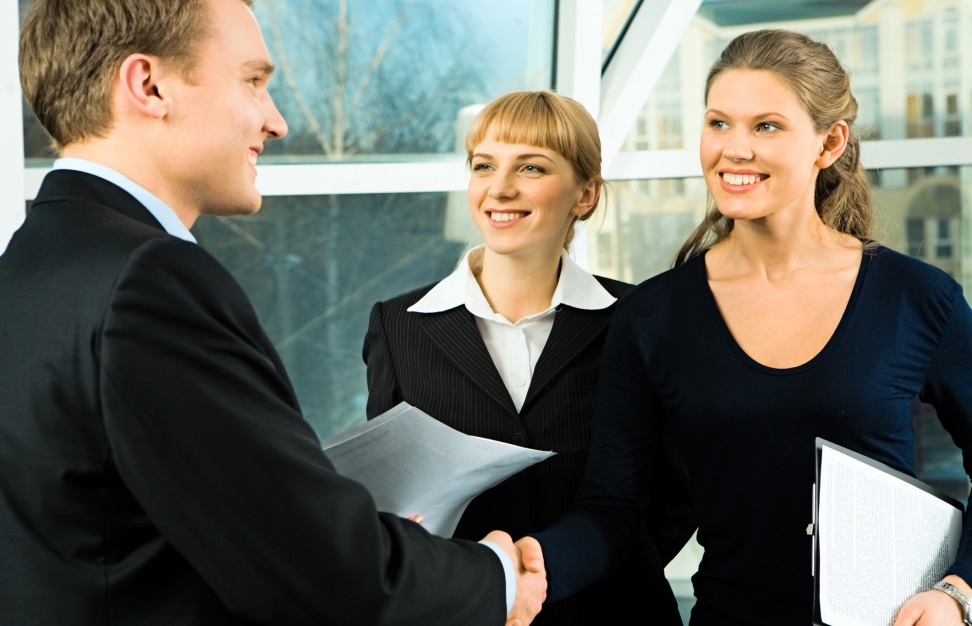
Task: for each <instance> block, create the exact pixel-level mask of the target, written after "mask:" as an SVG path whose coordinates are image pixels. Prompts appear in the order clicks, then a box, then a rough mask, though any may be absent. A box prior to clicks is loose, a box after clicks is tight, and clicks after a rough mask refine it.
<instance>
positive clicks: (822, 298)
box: [534, 30, 972, 626]
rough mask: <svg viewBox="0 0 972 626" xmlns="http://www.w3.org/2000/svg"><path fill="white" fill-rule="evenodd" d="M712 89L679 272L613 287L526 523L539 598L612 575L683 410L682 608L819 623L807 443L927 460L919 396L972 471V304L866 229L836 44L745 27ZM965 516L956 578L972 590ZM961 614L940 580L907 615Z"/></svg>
mask: <svg viewBox="0 0 972 626" xmlns="http://www.w3.org/2000/svg"><path fill="white" fill-rule="evenodd" d="M705 97H706V110H705V123H704V129H703V131H702V137H701V142H700V160H701V164H702V169H703V173H704V176H705V181H706V185H707V187H708V189H709V192H710V195H711V198H712V200H713V203H712V207H711V209H710V211H709V213H708V215H707V217H706V219H705V220H704V221H703V223H702V224H701V225H700V226H699V227H698V228H697V229H696V231H695V233H693V235H692V236H691V237H690V238H689V240H688V241H687V242H686V243H685V245H684V246H683V247H682V249H681V250H680V251H679V252H678V254H677V255H676V262H675V265H676V266H675V267H674V268H673V269H672V270H669V271H668V272H666V273H663V274H661V275H659V276H656V277H654V278H652V279H650V280H648V281H646V282H644V283H642V284H641V285H639V286H638V287H636V288H635V289H634V290H632V291H631V292H630V293H629V295H628V296H626V297H625V298H624V299H623V300H622V301H621V302H620V303H619V306H618V311H617V313H616V314H615V316H614V318H613V321H612V325H611V329H610V331H609V333H608V338H607V340H606V343H605V350H604V354H603V357H602V358H603V365H602V370H601V379H600V383H599V390H598V396H597V400H596V410H595V423H594V432H593V439H592V449H591V453H590V458H589V463H588V467H587V472H586V475H585V479H584V482H583V484H582V487H581V492H580V494H579V496H578V499H577V501H576V503H575V506H574V508H573V509H572V511H571V513H569V514H568V515H567V516H565V517H564V518H563V519H562V520H560V521H559V522H558V523H557V524H555V525H554V526H553V527H551V528H549V529H548V530H547V531H545V532H543V533H539V534H537V535H534V536H535V537H536V538H537V539H538V540H539V541H540V543H541V545H542V546H543V552H544V557H545V559H546V564H547V570H548V573H549V582H550V587H549V589H548V594H549V595H548V599H556V598H557V597H559V596H560V595H562V594H569V593H572V592H573V591H574V590H575V589H578V588H582V587H583V586H584V585H586V584H588V583H589V581H591V580H596V579H597V578H599V577H600V576H601V575H602V573H603V572H605V571H607V570H609V569H610V568H611V566H612V563H613V559H614V558H615V556H616V555H617V553H618V552H620V551H621V550H619V548H618V546H619V545H621V541H622V539H623V537H624V536H625V535H626V532H627V530H626V529H627V528H628V527H629V525H630V524H631V521H630V520H632V519H634V518H635V516H636V514H637V512H638V511H639V510H640V507H641V506H642V504H641V503H642V502H643V501H644V498H645V497H646V494H649V493H650V492H651V491H652V487H651V485H649V483H648V478H649V475H650V473H651V472H650V470H649V467H648V463H650V460H651V459H652V458H653V457H654V456H655V455H657V454H658V453H659V450H660V448H661V447H662V446H661V445H660V443H659V439H660V438H659V434H658V433H659V432H660V430H661V429H662V428H663V427H665V426H668V427H671V426H674V427H675V428H677V430H678V433H679V444H678V448H679V450H680V452H681V453H682V455H683V456H684V459H685V462H686V464H687V467H688V472H689V479H690V483H691V492H692V499H693V501H694V502H695V506H696V512H697V515H698V519H699V530H698V539H699V542H700V544H701V545H702V546H703V548H704V555H703V557H702V561H701V564H700V566H699V570H698V573H697V574H696V575H695V576H694V578H693V583H694V588H695V594H696V598H697V602H696V605H695V607H694V609H693V613H692V621H691V623H692V624H693V625H700V626H701V625H710V624H718V625H720V626H725V625H727V624H746V625H754V624H765V625H773V626H784V625H788V624H799V625H801V626H806V625H807V624H809V623H811V620H812V600H813V589H812V575H811V538H810V537H808V536H807V534H806V527H807V524H808V522H809V521H810V519H811V484H812V483H813V481H814V468H815V453H814V449H815V446H814V443H815V438H816V437H823V438H825V439H827V440H829V441H831V442H834V443H836V444H838V445H841V446H844V447H847V448H850V449H852V450H855V451H857V452H860V453H862V454H865V455H867V456H869V457H872V458H874V459H876V460H878V461H881V462H884V463H886V464H888V465H891V466H893V467H895V468H897V469H899V470H901V471H904V472H907V473H909V474H912V475H914V473H915V432H914V427H913V424H912V413H913V403H914V400H915V398H916V397H918V398H920V399H921V400H923V401H924V402H928V403H930V404H931V405H933V406H934V407H935V409H936V410H937V412H938V415H939V417H940V419H941V421H942V424H943V425H944V426H945V428H946V429H947V430H948V431H949V432H950V433H951V435H952V437H953V439H954V440H955V441H956V442H957V443H958V444H959V445H960V446H961V447H962V449H963V451H964V452H965V459H966V461H965V465H966V471H968V470H969V463H970V461H972V457H970V456H969V452H970V451H972V376H970V373H972V372H970V365H972V312H970V309H969V306H968V304H967V302H966V300H965V298H964V297H963V295H962V290H961V287H960V286H959V285H958V284H957V283H956V282H955V281H954V280H952V279H951V278H950V277H949V276H948V275H947V274H945V273H944V272H942V271H940V270H938V269H936V268H934V267H932V266H930V265H927V264H925V263H922V262H921V261H918V260H915V259H912V258H910V257H906V256H904V255H901V254H898V253H896V252H893V251H891V250H889V249H886V248H884V247H881V246H878V245H876V244H874V243H872V242H871V240H870V239H869V236H870V231H871V221H872V218H871V208H870V201H869V190H868V182H867V179H866V177H865V173H864V171H863V169H862V167H861V164H860V160H859V143H858V138H857V137H856V135H855V133H854V131H853V123H854V120H855V118H856V116H857V103H856V101H855V100H854V98H853V96H852V95H851V92H850V88H849V80H848V77H847V75H846V74H845V72H844V70H843V69H842V67H841V66H840V63H839V61H838V60H837V59H836V58H835V57H834V55H833V53H832V52H831V51H830V49H829V48H827V47H826V46H825V45H823V44H820V43H818V42H815V41H813V40H811V39H809V38H807V37H805V36H803V35H799V34H796V33H792V32H788V31H778V30H777V31H759V32H752V33H746V34H744V35H741V36H739V37H737V38H736V39H735V40H733V41H732V42H731V43H730V44H729V45H728V47H727V48H726V49H725V50H724V51H723V53H722V55H721V57H720V59H719V60H718V61H717V62H716V63H715V65H714V66H713V67H712V69H711V71H710V73H709V76H708V80H707V83H706V90H705ZM655 480H658V477H655ZM970 528H972V526H970V522H969V520H968V519H966V522H965V531H964V535H963V538H962V541H961V545H960V547H959V553H958V557H957V559H956V561H955V563H954V564H953V565H952V567H951V569H950V571H949V574H948V575H947V576H946V580H947V581H949V582H951V583H952V584H954V585H955V586H956V587H958V588H959V589H961V590H963V591H964V592H965V593H966V594H972V589H970V588H969V587H968V585H967V584H966V583H965V580H972V578H970V576H972V571H970V569H972V554H970V542H969V539H970ZM859 584H860V585H861V586H863V587H866V586H867V585H869V584H875V583H873V582H872V581H868V580H861V581H859ZM959 608H960V607H959V604H958V603H957V602H956V601H955V600H953V598H951V597H949V596H948V595H946V594H945V593H941V592H939V591H937V590H929V591H926V592H923V593H920V594H918V595H917V596H915V597H913V598H912V599H911V600H909V601H908V602H907V603H906V604H905V607H904V608H903V609H902V610H901V611H900V613H899V617H898V620H897V621H896V622H895V625H896V626H904V625H905V624H908V625H910V624H924V625H930V624H960V623H961V617H960V613H959Z"/></svg>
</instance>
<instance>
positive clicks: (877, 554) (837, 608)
mask: <svg viewBox="0 0 972 626" xmlns="http://www.w3.org/2000/svg"><path fill="white" fill-rule="evenodd" d="M896 474H897V472H894V470H891V469H890V468H884V467H883V466H880V464H877V463H874V462H870V463H867V462H864V461H862V460H859V459H857V458H854V457H853V456H850V455H848V454H845V453H844V452H842V451H840V450H837V449H834V448H832V447H829V446H824V447H823V448H822V450H821V459H820V485H819V511H818V514H817V520H816V521H817V533H818V537H817V540H818V542H819V554H820V562H819V563H817V568H818V576H819V577H820V578H819V580H818V584H819V588H818V594H819V598H818V599H819V605H820V617H821V618H822V620H823V623H824V624H827V625H828V626H890V624H892V623H893V622H894V618H895V616H896V614H897V612H898V610H899V609H900V608H901V605H902V604H903V603H904V602H905V601H907V600H908V599H909V598H911V597H912V596H913V595H915V594H916V593H918V592H921V591H927V590H928V589H929V588H931V586H932V585H933V584H935V583H936V582H938V581H939V580H941V577H942V576H943V575H944V573H945V571H946V570H947V569H948V567H949V565H951V563H952V561H953V560H954V559H955V554H956V552H957V551H958V542H959V538H960V536H961V533H962V511H961V510H960V509H958V508H956V507H955V506H953V504H951V503H949V502H948V501H946V500H943V499H942V498H941V497H939V496H937V495H935V494H934V493H931V492H930V488H928V487H926V488H924V489H923V488H921V487H920V486H917V485H916V484H912V483H917V481H914V479H910V482H909V480H906V479H904V478H902V477H899V476H897V475H896ZM909 478H910V477H909ZM931 491H933V490H931Z"/></svg>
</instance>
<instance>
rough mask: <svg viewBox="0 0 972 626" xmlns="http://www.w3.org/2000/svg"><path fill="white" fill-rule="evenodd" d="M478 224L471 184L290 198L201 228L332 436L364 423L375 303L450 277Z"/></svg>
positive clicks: (313, 416)
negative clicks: (471, 226) (445, 189)
mask: <svg viewBox="0 0 972 626" xmlns="http://www.w3.org/2000/svg"><path fill="white" fill-rule="evenodd" d="M467 222H469V216H468V208H467V204H466V198H465V193H457V194H448V193H417V194H384V195H348V196H279V197H271V198H265V199H264V202H263V208H262V209H261V210H260V212H259V213H257V214H255V215H252V216H247V217H231V218H220V217H203V218H200V219H199V220H198V221H197V223H196V225H195V226H194V228H193V234H195V236H196V237H197V238H198V240H199V243H200V244H201V245H202V246H204V247H205V248H206V249H207V250H208V251H210V252H211V253H212V254H213V255H215V256H216V257H217V258H218V259H219V260H220V261H221V262H222V263H223V264H224V265H225V266H226V267H227V268H228V269H229V270H230V272H231V273H232V274H233V275H234V276H235V277H236V279H237V280H238V281H239V282H240V283H241V284H242V285H243V288H244V290H245V291H246V292H247V295H249V297H250V300H251V301H252V302H253V306H254V307H255V309H256V312H257V315H258V316H259V318H260V321H261V322H262V324H263V326H264V328H265V329H266V331H267V334H268V336H269V337H270V340H271V341H272V342H273V344H274V345H275V346H276V347H277V350H278V351H279V353H280V356H281V358H282V359H283V361H284V365H285V367H286V368H287V372H288V374H289V375H290V377H291V381H292V382H293V384H294V388H295V389H296V392H297V396H298V398H299V400H300V404H301V407H302V408H303V410H304V415H305V416H306V418H307V420H308V421H309V422H310V423H311V425H312V426H313V427H314V428H315V430H316V431H317V433H318V435H319V436H321V437H322V438H324V437H328V436H330V435H333V434H336V433H339V432H342V431H344V430H346V429H347V428H349V427H351V426H353V425H356V424H358V423H360V422H362V421H364V418H365V411H364V409H365V403H366V401H367V393H368V390H367V384H366V379H365V366H364V361H363V360H362V357H361V348H362V344H363V341H364V336H365V331H366V329H367V327H368V316H369V313H370V311H371V307H372V306H373V305H374V304H375V302H378V301H379V300H383V299H387V298H390V297H392V296H395V295H398V294H400V293H403V292H406V291H409V290H411V289H415V288H417V287H421V286H423V285H427V284H429V283H432V282H435V281H438V280H440V279H442V278H443V277H445V276H446V275H447V274H449V273H450V272H451V271H452V270H453V269H454V268H455V265H456V262H457V261H458V260H459V258H460V256H461V255H462V253H463V251H464V250H465V248H466V232H467V230H466V229H465V225H466V223H467ZM456 224H457V225H458V227H457V226H455V225H456Z"/></svg>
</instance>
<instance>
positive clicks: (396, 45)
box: [255, 0, 554, 161]
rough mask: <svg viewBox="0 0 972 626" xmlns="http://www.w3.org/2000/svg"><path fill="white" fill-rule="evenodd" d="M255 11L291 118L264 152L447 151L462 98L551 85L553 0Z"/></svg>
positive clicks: (403, 1)
mask: <svg viewBox="0 0 972 626" xmlns="http://www.w3.org/2000/svg"><path fill="white" fill-rule="evenodd" d="M255 12H256V15H257V18H258V20H259V21H260V24H261V26H262V28H263V33H264V37H265V38H266V40H267V45H268V47H269V48H270V54H271V56H272V57H273V59H274V62H275V63H276V64H277V66H278V67H279V68H280V71H279V74H280V75H279V76H277V77H275V78H274V80H273V81H272V82H271V93H272V95H273V97H274V99H275V100H276V102H277V104H278V106H279V107H280V109H281V112H282V113H283V115H284V117H286V119H287V120H288V122H289V124H290V134H289V135H288V136H287V137H286V138H285V139H284V140H282V141H279V142H272V143H271V144H270V145H269V147H268V150H267V152H266V153H265V154H267V155H283V154H285V155H288V156H291V157H293V156H299V157H300V158H301V159H302V160H322V159H326V160H338V161H345V160H356V159H361V158H366V159H376V158H380V157H379V156H378V155H406V154H408V155H415V154H421V153H438V152H451V151H453V150H454V149H455V147H456V144H457V141H461V140H462V138H463V137H462V135H463V133H464V132H465V128H464V127H463V128H461V129H457V123H456V121H457V116H458V115H459V111H460V110H461V109H462V108H463V107H466V106H469V105H475V104H485V103H486V102H489V101H490V100H492V99H493V98H494V97H496V96H498V95H500V94H502V93H504V92H506V91H510V90H512V89H540V88H549V87H550V86H551V84H552V76H553V50H554V44H553V27H554V2H553V0H541V1H538V2H530V3H526V4H524V3H522V2H515V1H513V0H500V1H499V2H489V3H485V4H484V3H470V2H437V1H435V0H367V1H366V0H347V1H343V0H342V1H336V0H328V1H326V2H322V1H321V0H289V1H288V2H260V3H257V4H256V9H255Z"/></svg>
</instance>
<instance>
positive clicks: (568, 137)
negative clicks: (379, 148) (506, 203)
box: [466, 91, 607, 248]
mask: <svg viewBox="0 0 972 626" xmlns="http://www.w3.org/2000/svg"><path fill="white" fill-rule="evenodd" d="M487 135H493V136H495V137H496V139H497V140H499V141H502V142H504V143H519V144H526V145H530V146H537V147H540V148H546V149H547V150H553V151H554V152H557V153H558V154H560V155H561V156H563V157H564V158H565V159H567V161H568V162H569V163H570V164H571V166H572V167H573V168H574V175H575V176H576V177H577V180H578V182H581V183H586V182H587V181H589V180H594V181H597V183H598V186H599V188H600V189H601V190H602V191H601V192H600V193H599V196H600V195H603V196H604V198H605V202H606V200H607V189H606V188H605V184H606V183H605V181H604V178H603V177H602V176H601V136H600V135H599V134H598V131H597V123H596V122H595V121H594V118H593V117H591V114H590V113H588V112H587V109H585V108H584V107H583V106H581V104H580V103H578V102H577V101H576V100H572V99H571V98H568V97H567V96H562V95H560V94H556V93H554V92H552V91H513V92H510V93H508V94H506V95H503V96H500V97H499V98H496V99H495V100H493V101H492V102H490V103H489V104H487V105H486V107H485V108H484V109H483V110H482V111H480V112H479V114H478V115H477V116H476V118H475V119H474V120H473V121H472V123H471V124H470V125H469V130H468V131H467V132H466V164H467V165H471V163H472V155H473V150H475V149H476V146H478V145H479V144H480V143H481V142H482V141H483V140H484V139H486V137H487ZM599 199H600V198H595V199H594V209H591V210H590V211H588V212H587V213H586V214H585V215H583V216H581V217H579V218H576V217H575V218H574V222H572V223H571V225H570V229H569V230H568V231H567V239H566V241H564V248H568V247H569V246H570V242H571V240H572V239H573V238H574V223H575V222H576V221H577V220H578V219H579V220H581V221H584V220H587V219H589V218H590V217H591V215H593V214H594V212H595V211H596V210H597V204H598V201H599Z"/></svg>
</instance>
